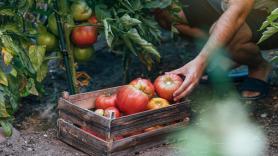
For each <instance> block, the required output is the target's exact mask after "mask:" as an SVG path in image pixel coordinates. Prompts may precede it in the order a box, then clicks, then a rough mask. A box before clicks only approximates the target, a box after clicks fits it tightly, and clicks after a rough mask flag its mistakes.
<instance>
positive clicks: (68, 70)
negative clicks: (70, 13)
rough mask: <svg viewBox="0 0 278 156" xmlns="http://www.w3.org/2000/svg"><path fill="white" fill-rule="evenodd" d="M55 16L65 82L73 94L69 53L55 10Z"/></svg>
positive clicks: (59, 19)
mask: <svg viewBox="0 0 278 156" xmlns="http://www.w3.org/2000/svg"><path fill="white" fill-rule="evenodd" d="M54 8H55V10H58V0H56V1H55V3H54ZM55 17H56V21H57V28H58V34H59V37H60V50H61V51H62V53H63V57H64V64H65V67H66V75H67V83H68V88H69V91H70V94H75V93H76V91H75V87H74V83H73V77H72V73H71V67H70V64H69V58H68V57H69V55H68V51H67V49H66V44H65V38H64V33H63V29H62V22H61V18H60V16H59V15H58V14H57V13H56V12H55Z"/></svg>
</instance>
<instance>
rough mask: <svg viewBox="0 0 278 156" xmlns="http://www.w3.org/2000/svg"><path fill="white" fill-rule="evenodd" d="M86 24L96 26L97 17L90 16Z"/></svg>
mask: <svg viewBox="0 0 278 156" xmlns="http://www.w3.org/2000/svg"><path fill="white" fill-rule="evenodd" d="M88 22H89V23H91V24H97V17H96V16H92V17H90V18H89V19H88Z"/></svg>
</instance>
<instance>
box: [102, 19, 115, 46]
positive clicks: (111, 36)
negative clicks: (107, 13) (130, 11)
mask: <svg viewBox="0 0 278 156" xmlns="http://www.w3.org/2000/svg"><path fill="white" fill-rule="evenodd" d="M103 26H104V33H105V38H106V42H107V45H108V46H109V47H112V42H113V40H114V34H113V32H112V29H111V25H110V24H109V23H108V22H107V19H104V20H103Z"/></svg>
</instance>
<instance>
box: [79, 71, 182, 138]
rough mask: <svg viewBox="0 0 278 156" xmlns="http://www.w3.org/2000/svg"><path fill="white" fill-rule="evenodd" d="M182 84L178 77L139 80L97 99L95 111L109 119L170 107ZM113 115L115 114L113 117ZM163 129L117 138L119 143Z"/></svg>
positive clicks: (95, 134) (90, 131) (91, 132)
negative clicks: (129, 137) (121, 140)
mask: <svg viewBox="0 0 278 156" xmlns="http://www.w3.org/2000/svg"><path fill="white" fill-rule="evenodd" d="M182 82H183V80H182V78H181V77H179V76H178V75H175V74H166V75H162V76H159V77H158V78H156V80H155V81H154V83H152V82H151V81H150V80H148V79H143V78H137V79H135V80H133V81H131V82H130V83H129V84H128V85H125V86H122V87H121V88H119V89H118V91H117V92H116V93H115V94H112V95H107V94H101V95H99V96H97V98H96V100H95V102H94V108H95V110H94V112H95V113H96V114H98V115H100V116H104V117H107V118H119V117H121V116H125V115H131V114H135V113H139V112H143V111H146V110H155V109H160V108H164V107H168V106H170V104H171V103H172V102H173V93H174V92H175V91H176V90H177V89H178V88H179V87H180V86H181V84H182ZM112 114H114V115H113V116H112ZM161 127H162V126H159V125H158V126H154V127H150V128H147V129H145V130H143V131H135V132H131V133H130V134H127V135H125V136H118V137H116V138H115V139H116V140H119V139H122V138H124V137H128V136H132V135H137V134H140V133H143V132H149V131H153V130H155V129H158V128H161ZM82 129H83V130H84V131H86V132H87V133H90V134H91V135H94V136H96V137H98V138H101V139H105V137H104V136H101V135H100V134H97V133H96V132H94V131H92V130H89V129H87V128H82Z"/></svg>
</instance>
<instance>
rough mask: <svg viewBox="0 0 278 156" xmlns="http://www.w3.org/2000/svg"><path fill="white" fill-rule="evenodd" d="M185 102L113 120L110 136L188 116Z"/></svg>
mask: <svg viewBox="0 0 278 156" xmlns="http://www.w3.org/2000/svg"><path fill="white" fill-rule="evenodd" d="M187 108H188V104H187V102H183V103H179V104H175V105H172V106H170V107H166V108H163V109H159V110H153V111H146V112H141V113H138V114H134V115H131V116H126V117H122V118H119V119H114V120H112V122H111V135H112V136H116V135H119V134H120V135H122V134H126V133H128V132H131V131H135V130H140V129H145V128H148V127H152V126H154V125H158V124H166V123H170V122H173V121H177V120H182V119H185V118H186V117H188V116H189V113H188V112H187Z"/></svg>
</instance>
